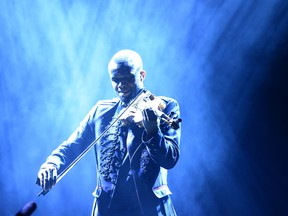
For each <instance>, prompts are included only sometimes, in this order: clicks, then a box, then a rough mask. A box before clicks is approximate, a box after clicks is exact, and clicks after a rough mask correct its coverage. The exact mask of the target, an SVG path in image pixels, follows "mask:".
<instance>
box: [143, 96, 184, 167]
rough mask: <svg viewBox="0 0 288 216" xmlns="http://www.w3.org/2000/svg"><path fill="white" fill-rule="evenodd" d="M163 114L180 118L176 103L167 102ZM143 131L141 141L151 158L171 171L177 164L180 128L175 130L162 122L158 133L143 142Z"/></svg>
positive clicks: (172, 101) (173, 101)
mask: <svg viewBox="0 0 288 216" xmlns="http://www.w3.org/2000/svg"><path fill="white" fill-rule="evenodd" d="M163 112H164V113H165V114H167V115H171V114H173V116H177V117H179V116H180V109H179V105H178V103H177V101H175V100H168V102H167V105H166V108H165V109H164V110H163ZM145 133H146V132H145V131H144V133H143V136H142V141H143V143H144V144H145V145H146V147H147V149H148V152H149V154H150V156H151V158H152V159H153V160H154V161H155V162H156V163H157V164H158V165H159V166H161V167H163V168H165V169H171V168H173V167H174V166H175V164H176V163H177V161H178V159H179V156H180V136H181V126H180V127H179V128H178V129H177V130H175V129H173V128H171V127H170V126H168V125H167V124H166V123H164V122H162V121H161V122H160V128H159V130H158V132H157V133H156V134H155V135H154V136H153V137H152V138H150V139H149V140H145V137H146V136H145Z"/></svg>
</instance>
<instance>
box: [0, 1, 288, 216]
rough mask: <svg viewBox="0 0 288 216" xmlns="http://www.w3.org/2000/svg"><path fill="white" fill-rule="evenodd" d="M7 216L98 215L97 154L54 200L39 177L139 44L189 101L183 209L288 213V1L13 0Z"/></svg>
mask: <svg viewBox="0 0 288 216" xmlns="http://www.w3.org/2000/svg"><path fill="white" fill-rule="evenodd" d="M0 8H1V12H0V32H1V33H0V51H1V52H0V101H1V106H0V114H1V117H0V142H1V143H0V164H1V169H0V177H1V178H0V200H1V205H0V215H13V214H14V213H16V212H17V211H18V210H19V209H20V208H21V207H22V206H23V205H24V204H25V203H26V202H28V201H30V200H34V201H35V202H36V203H37V204H38V209H37V210H36V212H35V213H34V214H35V215H89V214H90V210H91V205H92V201H93V197H92V195H91V193H92V191H93V190H94V187H95V170H94V169H95V168H94V165H95V162H94V161H95V159H94V158H93V152H89V153H88V155H86V157H85V158H84V159H83V160H82V161H81V162H80V163H79V164H77V165H76V166H75V167H74V168H73V169H72V170H71V171H70V172H69V173H68V174H67V175H66V176H65V177H64V178H63V179H62V180H61V181H60V182H59V183H58V184H57V185H56V186H55V188H54V189H53V190H52V191H50V192H49V193H48V194H47V195H46V196H44V197H39V198H37V197H36V195H37V194H38V192H40V188H39V187H37V186H36V185H35V180H36V176H37V172H38V169H39V167H40V165H41V164H42V163H43V162H44V161H45V158H46V157H47V156H48V155H49V154H50V153H51V151H52V150H53V149H54V148H56V147H57V146H58V145H59V144H60V143H61V142H62V141H63V140H65V139H66V138H67V137H68V136H69V135H70V134H71V133H72V132H73V130H74V129H75V128H76V127H77V126H78V124H79V122H80V121H81V120H82V119H83V118H84V116H85V115H86V113H87V112H88V111H89V110H90V108H91V107H92V106H93V105H94V103H96V102H97V100H100V99H108V98H112V97H115V96H116V95H115V93H114V92H113V90H112V88H111V84H110V81H109V77H108V74H107V63H108V61H109V59H110V58H111V56H112V55H113V54H114V53H115V52H116V51H118V50H120V49H124V48H129V49H134V50H136V51H138V52H139V53H140V54H141V56H142V57H143V61H144V67H145V69H146V71H147V79H146V87H147V88H148V89H150V90H151V91H152V92H153V93H154V94H155V95H165V96H169V97H173V98H175V99H176V100H178V102H179V103H180V105H181V117H182V118H183V124H182V126H183V127H182V139H181V158H180V161H179V163H178V164H177V166H176V167H175V168H174V169H172V170H171V171H170V173H169V184H170V188H171V190H172V192H173V195H172V198H173V202H174V205H175V208H176V210H177V212H178V215H180V216H181V215H183V216H186V215H196V216H207V215H213V216H223V215H229V216H230V215H233V216H238V215H239V216H243V215H253V216H256V215H257V216H258V215H259V216H265V215H273V216H274V215H288V207H287V203H288V195H287V194H288V187H287V184H288V173H287V171H288V169H287V159H286V158H287V153H288V152H287V150H288V148H287V144H288V143H287V141H288V139H287V136H288V114H287V110H288V103H287V101H288V85H287V81H288V79H287V76H288V73H287V72H288V64H287V62H288V58H287V57H288V45H287V38H288V15H287V11H288V2H287V1H286V0H274V1H272V0H267V1H260V0H259V1H257V0H255V1H244V0H233V1H232V0H230V1H229V0H227V1H225V0H202V1H197V0H190V1H188V0H184V1H183V0H182V1H170V0H167V1H160V0H147V1H116V0H114V1H113V0H111V1H92V0H81V1H80V0H75V1H69V0H66V1H56V0H55V1H54V0H51V1H40V0H38V1H29V0H23V1H16V0H10V1H8V0H2V1H0Z"/></svg>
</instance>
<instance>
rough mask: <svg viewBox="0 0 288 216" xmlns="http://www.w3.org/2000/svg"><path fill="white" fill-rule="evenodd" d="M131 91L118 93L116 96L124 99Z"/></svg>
mask: <svg viewBox="0 0 288 216" xmlns="http://www.w3.org/2000/svg"><path fill="white" fill-rule="evenodd" d="M130 93H131V91H130V90H127V91H119V92H118V94H119V96H120V97H126V96H128V95H130Z"/></svg>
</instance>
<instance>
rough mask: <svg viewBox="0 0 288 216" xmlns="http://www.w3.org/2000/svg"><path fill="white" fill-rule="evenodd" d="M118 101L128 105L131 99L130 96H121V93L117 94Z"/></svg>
mask: <svg viewBox="0 0 288 216" xmlns="http://www.w3.org/2000/svg"><path fill="white" fill-rule="evenodd" d="M118 96H119V98H120V100H121V101H122V102H124V103H129V102H130V100H131V99H132V97H131V94H123V93H120V94H118Z"/></svg>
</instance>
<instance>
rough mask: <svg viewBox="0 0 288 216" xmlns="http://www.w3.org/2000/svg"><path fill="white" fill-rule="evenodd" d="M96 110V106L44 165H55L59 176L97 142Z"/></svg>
mask: <svg viewBox="0 0 288 216" xmlns="http://www.w3.org/2000/svg"><path fill="white" fill-rule="evenodd" d="M96 109H97V108H96V105H95V106H94V107H93V108H92V109H91V110H90V112H89V113H88V114H87V115H86V117H85V118H84V119H83V120H82V121H81V123H80V125H79V126H78V128H77V129H76V130H75V131H74V132H73V133H72V134H71V136H70V137H69V138H68V139H67V140H66V141H64V142H63V143H62V144H61V145H60V146H59V147H58V148H57V149H55V150H54V151H53V152H52V153H51V155H50V156H49V157H48V158H47V160H46V162H45V163H44V164H43V165H45V164H53V165H54V166H55V167H56V168H57V171H58V174H59V173H60V172H61V171H63V170H64V169H65V168H66V167H67V166H68V165H69V164H70V163H71V162H73V160H74V159H76V157H77V156H79V154H80V153H81V152H83V150H84V149H85V148H87V147H88V145H89V144H91V143H92V142H93V141H94V140H95V132H94V126H93V117H94V115H95V113H96ZM43 165H42V166H43Z"/></svg>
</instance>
